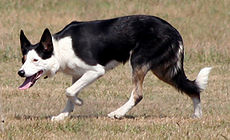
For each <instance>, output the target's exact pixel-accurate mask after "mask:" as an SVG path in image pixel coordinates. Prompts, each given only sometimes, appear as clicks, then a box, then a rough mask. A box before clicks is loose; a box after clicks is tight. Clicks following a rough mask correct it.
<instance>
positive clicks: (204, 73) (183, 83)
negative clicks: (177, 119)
mask: <svg viewBox="0 0 230 140" xmlns="http://www.w3.org/2000/svg"><path fill="white" fill-rule="evenodd" d="M211 69H212V68H211V67H206V68H203V69H201V71H200V72H199V74H198V75H197V78H196V80H194V81H191V80H189V79H187V77H186V75H185V73H184V71H183V70H181V71H179V72H178V73H177V74H176V75H175V76H174V77H173V79H172V80H173V83H172V84H173V85H174V86H175V87H176V88H177V89H179V90H180V91H182V92H184V93H186V94H187V95H188V96H190V97H192V96H199V94H200V92H201V91H203V90H204V89H205V88H206V86H207V83H208V75H209V73H210V71H211Z"/></svg>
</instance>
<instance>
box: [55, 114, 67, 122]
mask: <svg viewBox="0 0 230 140" xmlns="http://www.w3.org/2000/svg"><path fill="white" fill-rule="evenodd" d="M67 116H68V114H67V113H61V114H59V115H57V116H53V117H52V118H51V121H62V120H64V119H65V118H66V117H67Z"/></svg>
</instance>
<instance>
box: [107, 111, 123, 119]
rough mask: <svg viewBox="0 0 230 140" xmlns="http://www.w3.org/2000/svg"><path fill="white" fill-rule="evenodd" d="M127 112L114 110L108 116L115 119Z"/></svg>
mask: <svg viewBox="0 0 230 140" xmlns="http://www.w3.org/2000/svg"><path fill="white" fill-rule="evenodd" d="M124 115H125V114H123V113H120V112H117V111H113V112H111V113H109V114H108V117H110V118H113V119H120V118H122V117H124Z"/></svg>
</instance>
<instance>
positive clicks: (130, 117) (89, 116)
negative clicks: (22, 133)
mask: <svg viewBox="0 0 230 140" xmlns="http://www.w3.org/2000/svg"><path fill="white" fill-rule="evenodd" d="M14 118H15V119H16V120H51V118H52V116H51V115H49V116H35V115H15V116H14ZM105 118H107V119H111V120H123V119H125V120H134V119H140V118H142V119H154V118H155V119H157V118H158V119H159V118H168V116H166V115H125V116H124V117H122V118H114V119H113V118H109V117H108V116H107V115H106V114H104V115H102V114H100V115H98V114H86V115H71V116H70V117H67V119H69V120H77V119H105Z"/></svg>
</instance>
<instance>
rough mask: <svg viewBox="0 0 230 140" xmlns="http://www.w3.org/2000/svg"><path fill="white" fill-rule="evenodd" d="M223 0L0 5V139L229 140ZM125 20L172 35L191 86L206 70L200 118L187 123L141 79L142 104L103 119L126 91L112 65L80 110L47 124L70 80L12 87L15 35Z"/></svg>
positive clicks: (229, 39)
mask: <svg viewBox="0 0 230 140" xmlns="http://www.w3.org/2000/svg"><path fill="white" fill-rule="evenodd" d="M229 7H230V1H229V0H218V1H217V0H192V1H187V0H76V1H75V0H68V1H66V0H18V1H16V0H1V1H0V13H1V14H0V105H1V106H0V115H1V117H2V118H3V119H4V124H3V123H2V124H1V126H0V129H1V130H0V139H4V140H5V139H17V140H18V139H23V140H31V139H39V140H40V139H54V140H58V139H60V140H61V139H102V140H108V139H111V140H113V139H114V140H117V139H131V140H133V139H194V140H195V139H223V140H225V139H226V140H227V139H230V95H229V94H230V10H229ZM130 14H148V15H155V16H159V17H161V18H163V19H165V20H167V21H168V22H170V23H171V24H172V25H173V26H174V27H176V28H177V29H178V31H179V32H180V33H181V35H182V37H183V39H184V44H185V62H184V66H185V72H186V74H187V76H188V78H190V79H195V78H196V75H197V74H198V72H199V70H200V69H201V68H203V67H205V66H212V67H213V70H212V71H211V74H210V78H209V84H208V87H207V89H206V90H205V91H204V92H202V95H201V98H202V103H203V117H202V118H201V119H192V118H191V114H192V113H193V106H192V101H191V100H190V99H189V98H188V97H187V96H185V95H184V94H180V93H179V92H178V91H177V90H175V89H174V88H172V87H170V86H168V85H167V84H165V83H163V82H162V81H160V80H158V79H157V78H156V77H155V76H154V75H153V74H152V73H148V75H147V76H146V79H145V82H144V99H143V100H142V102H141V103H140V104H138V105H137V106H136V107H135V108H134V109H133V110H132V111H131V112H129V113H128V114H127V116H126V117H124V118H123V119H120V120H114V119H110V118H107V113H109V112H110V111H113V110H114V109H116V108H118V107H120V106H121V105H122V104H123V103H125V102H126V101H127V100H128V98H129V95H130V92H131V90H132V83H131V73H130V67H129V64H128V63H127V64H126V65H124V66H122V65H120V66H119V67H117V68H116V69H114V70H113V71H110V72H108V73H107V74H106V75H105V76H104V77H102V78H100V79H99V80H98V81H96V82H95V83H93V84H92V85H90V86H89V87H87V88H86V89H85V90H83V91H82V92H81V94H80V97H81V98H82V99H83V100H84V105H83V106H81V107H76V108H75V111H74V112H73V113H72V114H71V117H70V118H68V119H66V120H65V121H62V122H51V121H50V117H51V116H52V115H57V114H58V113H59V112H60V111H61V110H62V109H63V107H64V105H65V101H66V97H65V88H67V87H68V86H70V84H71V78H70V77H68V76H66V75H63V74H57V75H56V76H55V77H54V78H50V79H46V80H45V79H40V80H39V81H38V82H37V84H36V85H35V86H34V87H32V88H30V89H29V90H26V91H19V90H18V89H17V87H18V86H19V85H20V84H21V83H22V82H23V80H24V79H22V78H20V77H19V76H17V71H18V69H19V68H20V66H21V52H20V43H19V32H20V30H21V29H23V30H24V31H25V33H26V35H27V36H28V38H29V39H30V40H31V41H32V43H36V42H37V41H38V40H39V39H40V36H41V34H42V32H43V30H44V29H45V28H46V27H47V28H49V29H50V30H51V32H53V33H55V32H57V31H59V30H61V29H62V28H63V27H64V26H65V25H66V24H68V23H69V22H71V21H72V20H79V21H85V20H96V19H107V18H112V17H117V16H123V15H130Z"/></svg>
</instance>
